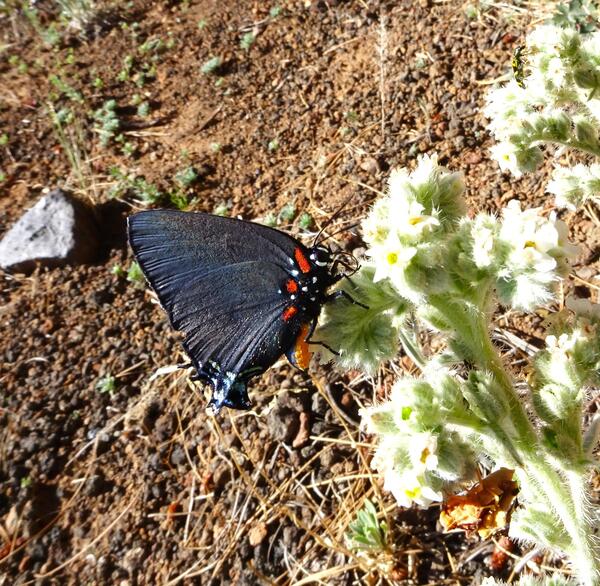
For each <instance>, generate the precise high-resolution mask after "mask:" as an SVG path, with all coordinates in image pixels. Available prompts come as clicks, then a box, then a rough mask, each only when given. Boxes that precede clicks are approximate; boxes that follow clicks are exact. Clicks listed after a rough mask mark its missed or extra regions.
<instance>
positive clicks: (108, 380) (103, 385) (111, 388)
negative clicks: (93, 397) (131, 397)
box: [96, 374, 117, 395]
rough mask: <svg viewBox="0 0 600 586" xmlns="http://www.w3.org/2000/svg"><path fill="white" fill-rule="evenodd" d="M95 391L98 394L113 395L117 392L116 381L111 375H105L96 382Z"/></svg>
mask: <svg viewBox="0 0 600 586" xmlns="http://www.w3.org/2000/svg"><path fill="white" fill-rule="evenodd" d="M96 389H97V390H98V391H99V392H100V393H108V394H109V395H113V394H114V393H115V391H116V390H117V381H116V379H115V377H114V376H112V374H107V375H105V376H103V377H102V378H100V379H98V382H97V383H96Z"/></svg>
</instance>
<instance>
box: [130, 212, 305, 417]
mask: <svg viewBox="0 0 600 586" xmlns="http://www.w3.org/2000/svg"><path fill="white" fill-rule="evenodd" d="M129 240H130V242H131V246H132V248H133V250H134V252H135V254H136V257H137V259H138V261H139V263H140V266H141V268H142V270H143V271H144V273H145V275H146V276H147V278H148V280H149V282H150V284H151V285H152V287H153V289H154V290H155V292H156V294H157V295H158V298H159V299H160V301H161V304H162V305H163V307H164V308H165V310H166V311H167V314H168V315H169V318H170V320H171V323H172V324H173V326H174V327H175V328H176V329H178V330H181V331H182V332H184V334H185V339H184V347H185V349H186V351H187V353H188V354H189V356H190V358H191V359H192V362H193V363H194V365H195V367H196V369H197V371H198V375H199V377H200V378H202V379H204V380H206V381H209V382H211V383H212V385H213V388H214V393H213V398H212V400H211V404H212V405H213V409H214V410H218V409H219V408H220V407H221V406H222V405H227V406H231V407H236V408H248V407H249V401H248V397H247V391H246V383H247V381H248V380H249V379H250V378H251V377H252V376H256V375H257V374H260V373H262V372H264V371H265V370H266V369H267V368H268V367H269V366H271V365H272V364H273V363H274V362H275V360H277V358H278V357H279V355H280V354H281V353H282V352H283V351H286V350H287V349H288V348H289V347H290V346H292V345H293V344H294V341H295V340H296V337H297V336H298V333H299V331H300V328H301V324H300V323H299V322H298V320H289V321H285V320H284V319H282V315H283V312H284V310H285V306H286V303H287V301H286V299H285V298H284V296H282V295H281V293H280V292H279V291H280V287H281V284H282V283H283V282H284V281H285V279H286V278H287V277H288V275H289V273H288V270H289V268H290V261H289V259H290V258H291V256H292V255H293V251H294V249H295V247H297V246H298V243H297V242H296V241H295V240H294V239H293V238H291V237H290V236H287V235H286V234H283V233H282V232H279V231H277V230H273V229H270V228H267V227H266V226H261V225H259V224H253V223H251V222H244V221H241V220H235V219H232V218H222V217H219V216H213V215H209V214H202V213H189V212H176V211H170V210H156V211H145V212H140V213H138V214H135V215H133V216H131V217H130V218H129Z"/></svg>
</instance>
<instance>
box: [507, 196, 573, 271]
mask: <svg viewBox="0 0 600 586" xmlns="http://www.w3.org/2000/svg"><path fill="white" fill-rule="evenodd" d="M499 237H500V239H501V240H503V241H504V242H505V243H506V244H507V245H508V246H509V247H510V248H511V252H510V255H509V266H510V267H512V268H515V267H517V268H522V267H527V268H531V269H534V270H536V271H541V272H544V271H551V270H553V269H554V268H555V267H556V258H557V257H566V256H573V254H574V253H575V252H576V248H575V247H573V246H572V245H571V244H570V243H569V242H568V240H567V228H566V225H565V223H564V222H561V221H560V220H556V216H555V214H551V215H550V217H549V218H548V219H546V218H544V217H543V216H541V215H540V213H539V208H532V209H526V210H521V204H520V203H519V202H518V201H517V200H516V199H513V200H511V201H509V202H508V204H507V206H506V207H505V208H504V210H503V219H502V224H501V226H500V234H499Z"/></svg>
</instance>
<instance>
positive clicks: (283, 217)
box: [277, 201, 296, 224]
mask: <svg viewBox="0 0 600 586" xmlns="http://www.w3.org/2000/svg"><path fill="white" fill-rule="evenodd" d="M295 217H296V206H295V205H294V203H293V202H291V201H290V202H288V203H286V204H285V205H284V206H283V207H282V208H281V209H280V210H279V214H278V215H277V223H278V224H289V223H290V222H292V221H293V220H294V218H295Z"/></svg>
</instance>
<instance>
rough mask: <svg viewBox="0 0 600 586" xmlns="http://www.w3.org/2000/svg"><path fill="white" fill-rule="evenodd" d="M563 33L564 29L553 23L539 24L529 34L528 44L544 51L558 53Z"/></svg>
mask: <svg viewBox="0 0 600 586" xmlns="http://www.w3.org/2000/svg"><path fill="white" fill-rule="evenodd" d="M563 33H564V29H562V28H560V27H558V26H555V25H552V24H546V25H542V26H538V27H536V28H534V29H533V30H532V31H531V32H530V33H529V34H528V35H527V46H528V47H530V48H532V49H538V50H539V51H542V52H544V53H556V52H557V48H558V45H559V43H560V41H561V38H562V36H563Z"/></svg>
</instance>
